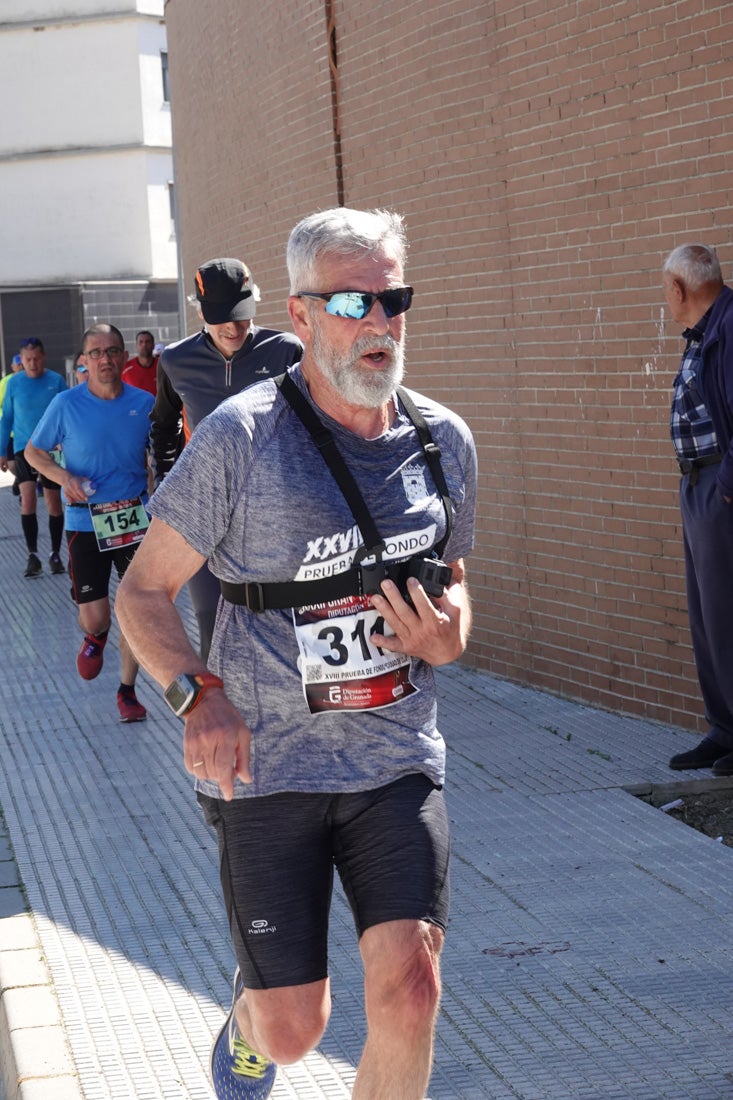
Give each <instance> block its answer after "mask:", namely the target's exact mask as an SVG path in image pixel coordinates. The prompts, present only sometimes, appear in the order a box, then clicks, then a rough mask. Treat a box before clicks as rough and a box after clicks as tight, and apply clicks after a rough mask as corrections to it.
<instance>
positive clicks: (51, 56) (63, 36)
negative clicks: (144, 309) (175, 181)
mask: <svg viewBox="0 0 733 1100" xmlns="http://www.w3.org/2000/svg"><path fill="white" fill-rule="evenodd" d="M162 14H163V13H162V2H160V0H158V2H152V0H149V2H142V0H140V2H139V3H138V4H135V3H133V2H127V3H122V4H120V3H116V4H110V3H104V2H94V3H92V2H91V0H78V2H75V3H70V2H69V3H66V2H63V0H45V2H44V3H40V2H39V3H32V2H25V3H24V2H22V0H4V4H3V15H2V22H1V23H0V97H1V98H2V101H3V102H4V103H6V104H8V105H10V109H8V110H6V111H5V114H4V120H3V126H2V127H1V128H0V209H2V211H3V248H2V250H0V285H6V286H18V285H24V284H34V283H35V284H47V283H49V282H54V281H75V280H81V281H83V280H89V279H114V278H151V277H152V278H162V279H175V278H176V277H177V273H178V269H177V248H176V241H175V237H174V235H173V233H172V227H171V219H170V213H169V195H168V183H169V181H170V180H172V178H173V163H172V154H171V120H170V107H169V104H167V103H165V102H164V100H163V84H162V75H161V61H160V54H161V51H162V50H165V49H166V34H165V25H164V22H163V19H162Z"/></svg>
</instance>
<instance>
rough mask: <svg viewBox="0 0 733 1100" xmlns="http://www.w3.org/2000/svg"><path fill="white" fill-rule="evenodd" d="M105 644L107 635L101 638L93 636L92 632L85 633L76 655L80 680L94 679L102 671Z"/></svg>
mask: <svg viewBox="0 0 733 1100" xmlns="http://www.w3.org/2000/svg"><path fill="white" fill-rule="evenodd" d="M106 644H107V635H106V634H105V635H104V637H103V638H95V637H94V635H93V634H85V635H84V641H83V642H82V643H81V649H80V650H79V652H78V653H77V655H76V670H77V672H78V673H79V675H80V676H81V678H82V680H94V679H95V677H97V676H99V674H100V672H101V671H102V664H103V662H104V656H103V652H104V647H105V646H106Z"/></svg>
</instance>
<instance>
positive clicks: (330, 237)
mask: <svg viewBox="0 0 733 1100" xmlns="http://www.w3.org/2000/svg"><path fill="white" fill-rule="evenodd" d="M383 248H391V249H393V250H394V252H395V253H396V255H397V258H398V260H399V262H400V264H401V265H402V266H404V263H405V257H406V254H407V238H406V236H405V227H404V223H403V220H402V217H401V215H400V214H394V213H392V212H391V211H389V210H351V209H349V208H348V207H346V206H336V207H334V208H333V209H331V210H323V211H321V212H320V213H317V214H311V215H309V217H307V218H303V220H302V221H300V222H298V224H297V225H296V226H295V229H293V231H292V233H291V234H290V239H289V240H288V248H287V254H286V259H287V265H288V274H289V276H290V293H291V294H297V293H298V292H299V291H301V290H320V289H321V288H320V287H317V286H315V285H314V279H315V278H316V267H317V264H318V260H319V258H320V257H321V256H334V255H336V256H373V255H375V254H376V253H377V252H380V251H381V250H382V249H383Z"/></svg>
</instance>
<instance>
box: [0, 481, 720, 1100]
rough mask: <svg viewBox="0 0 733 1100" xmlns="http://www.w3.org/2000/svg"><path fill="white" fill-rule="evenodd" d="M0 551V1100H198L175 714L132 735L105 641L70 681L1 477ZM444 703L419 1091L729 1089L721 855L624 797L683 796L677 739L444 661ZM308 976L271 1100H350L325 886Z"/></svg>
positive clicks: (209, 1021)
mask: <svg viewBox="0 0 733 1100" xmlns="http://www.w3.org/2000/svg"><path fill="white" fill-rule="evenodd" d="M39 514H40V518H41V524H40V526H41V531H42V542H41V550H42V551H43V553H42V557H43V560H44V563H45V559H46V556H47V553H48V545H47V534H46V524H45V516H44V510H43V506H42V505H41V507H40V509H39ZM0 544H1V546H2V551H3V552H2V554H1V555H0V622H2V637H3V643H4V644H3V693H2V694H3V698H2V708H1V710H0V808H1V809H2V814H3V816H4V824H3V818H0V994H1V997H0V1062H1V1065H2V1079H3V1083H4V1090H5V1097H4V1100H79V1098H84V1100H163V1098H165V1100H179V1098H181V1100H189V1098H190V1100H211V1098H212V1092H211V1090H210V1086H209V1082H208V1054H209V1045H210V1040H211V1036H212V1034H213V1033H214V1032H215V1031H216V1030H217V1028H218V1027H219V1025H220V1022H221V1020H222V1019H223V1017H224V1008H223V1006H224V1005H225V1004H227V1005H228V999H229V983H230V976H231V972H232V968H233V958H232V953H231V950H230V947H229V944H228V938H227V936H226V935H225V922H224V920H223V914H222V906H221V902H220V899H219V887H218V876H217V867H216V863H217V860H216V853H215V845H214V841H213V837H212V835H210V833H209V831H208V830H207V829H206V827H205V826H204V825H203V823H202V820H201V818H200V815H199V811H198V809H197V808H196V805H195V802H194V800H193V797H192V794H191V781H190V777H189V776H188V774H187V773H186V772H185V770H184V769H183V766H182V763H181V759H180V734H181V728H180V724H179V723H178V722H177V720H175V719H174V718H173V716H172V715H171V714H170V713H169V711H168V710H167V708H166V706H165V704H164V703H163V702H162V701H161V698H160V693H159V691H158V689H157V687H156V686H155V685H153V684H151V683H150V681H148V680H147V679H146V678H145V677H143V678H142V683H141V686H140V691H139V695H140V698H141V699H142V701H143V702H144V703H145V705H146V706H147V707H148V712H149V719H148V721H147V722H144V723H139V724H136V725H122V724H121V723H120V722H119V721H118V720H117V711H116V706H115V691H116V687H117V671H118V669H117V654H116V648H117V646H116V633H113V636H112V639H111V643H110V645H108V647H107V651H106V655H107V656H106V663H105V668H104V670H103V672H102V675H101V676H100V677H99V678H98V679H97V680H95V681H93V682H92V683H83V682H81V681H80V680H78V679H77V677H76V672H75V654H76V650H77V648H78V645H79V641H80V634H79V630H78V627H77V626H76V622H75V614H74V607H73V604H72V603H71V600H70V598H69V584H68V578H66V577H63V576H62V577H54V576H51V575H50V574H49V573H48V571H47V570H44V574H43V576H42V577H41V578H39V579H37V580H31V581H27V580H24V578H23V576H22V571H23V564H24V561H25V550H24V546H23V540H22V538H21V532H20V522H19V518H18V503H17V499H16V498H15V497H12V496H11V493H10V490H9V489H8V488H0ZM181 607H182V611H183V613H184V615H185V616H186V619H187V622H188V623H189V625H191V619H190V613H189V612H188V609H187V605H186V604H185V601H182V603H181ZM439 687H440V696H441V708H440V709H441V727H442V729H443V732H444V733H445V735H446V738H447V740H448V743H449V746H450V755H449V788H448V790H449V808H450V813H451V817H452V821H453V838H454V839H453V908H452V921H451V927H450V933H449V936H448V939H447V943H446V948H445V952H444V981H445V986H444V997H443V1005H442V1011H441V1015H440V1020H439V1025H438V1034H437V1044H436V1063H435V1072H434V1074H433V1078H432V1081H431V1085H430V1091H429V1096H430V1097H431V1098H432V1100H458V1098H462V1100H479V1098H491V1100H570V1098H575V1097H577V1098H584V1100H687V1098H692V1100H718V1098H720V1100H723V1098H731V1097H733V1035H732V1034H731V1033H732V1031H733V1025H731V1003H732V1000H733V981H732V979H733V946H731V937H730V927H731V913H732V911H733V874H732V872H733V850H731V849H730V848H727V847H724V846H723V845H721V844H717V843H715V842H714V841H713V840H711V839H709V838H707V837H705V836H703V835H701V834H699V833H697V832H695V831H693V830H692V829H689V828H688V827H686V826H685V825H683V824H681V823H680V822H678V821H675V820H672V819H671V818H670V817H668V816H667V815H665V814H664V813H662V812H660V811H659V810H655V809H653V808H651V807H650V806H648V805H646V804H645V803H644V802H642V801H640V800H639V799H637V798H634V797H633V796H632V795H631V794H629V793H628V789H629V788H634V789H636V790H639V791H640V790H644V789H649V787H650V786H651V785H666V784H674V787H672V786H670V788H669V789H670V793H671V792H672V791H673V790H674V791H676V790H677V789H678V787H679V785H680V784H684V783H688V784H694V785H697V784H698V783H700V782H703V783H705V782H706V781H705V780H702V779H701V776H700V774H696V773H687V774H683V775H675V774H674V773H672V772H670V771H669V770H668V769H667V767H666V761H667V759H668V758H669V756H670V755H671V753H673V752H676V751H679V750H681V749H683V748H687V747H689V746H691V745H693V744H695V743H696V738H695V737H694V736H693V735H691V734H689V733H685V732H683V731H679V730H674V729H668V728H664V727H662V726H659V725H655V724H652V723H648V722H642V721H638V720H633V719H630V718H623V717H618V716H614V715H610V714H606V713H603V712H600V711H594V710H591V709H589V708H587V707H582V706H578V705H573V704H570V703H567V702H563V701H562V700H558V699H555V698H552V697H550V696H548V695H544V694H541V693H538V692H534V691H529V690H525V689H522V688H518V687H515V686H513V685H511V684H508V683H504V682H501V681H496V680H493V679H492V678H491V677H488V676H486V675H482V674H478V673H475V672H473V671H471V670H468V669H465V668H461V667H459V666H455V667H453V668H451V669H448V670H442V671H441V672H440V673H439ZM703 774H705V775H709V773H703ZM707 784H708V785H715V786H724V785H725V784H726V781H725V780H717V781H715V780H711V779H707ZM732 797H733V792H732ZM13 854H14V856H15V860H13V858H12V857H13ZM331 970H332V978H333V994H334V1011H333V1017H332V1021H331V1024H330V1026H329V1028H328V1031H327V1033H326V1036H325V1037H324V1040H323V1043H322V1044H321V1046H320V1047H319V1049H318V1051H317V1052H314V1053H313V1054H311V1055H310V1056H309V1057H308V1058H306V1059H305V1061H304V1062H302V1063H300V1064H298V1065H296V1066H292V1067H289V1068H287V1069H284V1070H281V1071H280V1073H279V1074H278V1079H277V1084H276V1086H275V1089H274V1091H273V1094H272V1095H273V1098H274V1100H285V1098H288V1097H289V1098H295V1100H313V1098H323V1097H327V1098H333V1100H336V1098H340V1097H348V1096H349V1095H350V1090H351V1087H352V1085H353V1081H354V1074H355V1066H356V1064H357V1062H358V1059H359V1054H360V1046H361V1042H362V1037H363V1007H362V998H361V971H360V966H359V961H358V952H357V951H356V949H355V944H354V935H353V931H352V925H351V919H350V915H349V913H348V910H347V907H346V905H345V903H344V900H343V897H342V895H341V894H340V893H338V892H337V893H336V895H335V899H334V909H333V921H332V928H331ZM384 1100H391V1098H389V1097H385V1098H384Z"/></svg>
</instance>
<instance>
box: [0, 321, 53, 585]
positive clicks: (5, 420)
mask: <svg viewBox="0 0 733 1100" xmlns="http://www.w3.org/2000/svg"><path fill="white" fill-rule="evenodd" d="M20 359H21V363H22V368H23V369H22V370H20V371H18V373H17V374H14V375H13V376H12V378H10V379H9V381H8V384H7V388H6V390H5V397H4V399H3V415H2V419H0V470H7V469H8V468H9V464H10V462H11V461H13V463H14V466H15V478H16V481H17V483H18V488H19V491H20V522H21V525H22V527H23V537H24V538H25V542H26V546H27V548H28V561H27V563H26V567H25V574H24V576H26V577H40V575H41V573H42V572H43V567H42V566H41V559H40V558H39V556H38V518H37V516H36V503H37V496H38V494H37V482H38V472H39V471H38V470H37V469H35V467H34V466H33V464H32V463H31V462H29V461H28V459H27V457H26V455H25V451H24V448H25V445H26V443H27V442H28V440H29V439H30V437H31V433H32V432H33V429H34V428H35V426H36V424H37V423H38V421H39V420H40V419H41V417H42V416H43V414H44V412H45V411H46V409H47V408H48V406H49V404H50V403H51V401H53V399H54V397H55V396H56V394H57V393H60V392H61V391H62V390H65V389H66V382H65V381H64V379H63V378H62V377H61V375H60V374H56V372H55V371H52V370H46V353H45V351H44V348H43V341H42V340H39V339H38V337H37V336H31V337H29V338H28V339H27V340H24V341H23V343H22V344H21V346H20ZM11 436H12V437H13V448H14V453H13V451H11V448H10V438H11ZM41 484H42V485H43V495H44V498H45V501H46V511H47V512H48V530H49V534H50V536H51V554H50V556H49V559H48V564H49V567H50V569H51V572H52V573H65V572H66V570H65V568H64V564H63V562H62V561H61V557H60V554H59V551H60V549H61V539H62V537H63V533H64V513H63V508H62V507H61V496H60V494H59V490H58V486H57V485H56V483H55V482H54V481H49V480H48V479H47V478H44V477H43V476H41Z"/></svg>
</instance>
